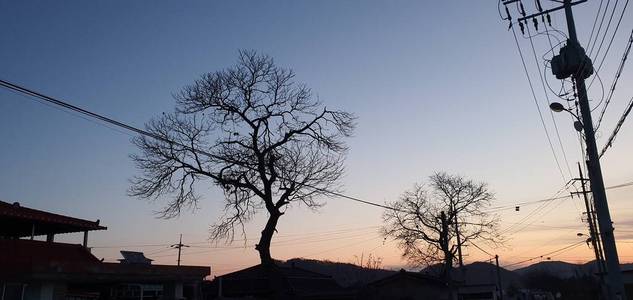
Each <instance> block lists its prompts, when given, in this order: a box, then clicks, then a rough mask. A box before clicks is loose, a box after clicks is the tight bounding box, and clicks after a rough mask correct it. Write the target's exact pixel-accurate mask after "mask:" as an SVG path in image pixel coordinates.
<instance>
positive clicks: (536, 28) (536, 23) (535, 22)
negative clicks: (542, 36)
mask: <svg viewBox="0 0 633 300" xmlns="http://www.w3.org/2000/svg"><path fill="white" fill-rule="evenodd" d="M532 23H534V30H536V31H538V19H536V18H532Z"/></svg>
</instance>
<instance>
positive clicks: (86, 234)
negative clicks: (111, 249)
mask: <svg viewBox="0 0 633 300" xmlns="http://www.w3.org/2000/svg"><path fill="white" fill-rule="evenodd" d="M84 248H88V230H86V231H84Z"/></svg>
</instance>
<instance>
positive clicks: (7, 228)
mask: <svg viewBox="0 0 633 300" xmlns="http://www.w3.org/2000/svg"><path fill="white" fill-rule="evenodd" d="M94 230H106V227H104V226H101V225H100V224H99V221H89V220H83V219H78V218H73V217H69V216H63V215H59V214H54V213H50V212H46V211H41V210H36V209H32V208H27V207H23V206H21V205H20V204H19V203H17V202H16V203H13V204H10V203H7V202H2V201H0V295H1V296H2V297H0V299H1V300H13V299H16V300H18V299H19V300H30V299H42V300H49V299H51V300H56V299H73V300H83V299H200V298H201V293H200V288H201V284H202V281H203V279H204V278H205V277H206V276H208V275H209V273H210V268H209V267H203V266H172V265H152V264H151V260H148V259H144V260H143V259H138V258H139V257H138V256H139V255H138V254H131V253H126V254H124V255H128V257H125V256H124V259H123V260H122V261H121V262H120V263H106V262H102V261H101V260H99V259H97V258H96V257H95V256H94V255H93V254H92V253H90V248H89V247H88V233H89V232H90V231H94ZM67 233H83V241H82V243H81V244H70V243H60V242H55V236H56V235H59V234H67ZM38 236H46V239H45V240H37V239H35V237H38ZM141 256H142V255H141ZM130 257H132V258H130ZM143 258H144V256H143Z"/></svg>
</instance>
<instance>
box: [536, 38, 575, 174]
mask: <svg viewBox="0 0 633 300" xmlns="http://www.w3.org/2000/svg"><path fill="white" fill-rule="evenodd" d="M545 28H547V27H545ZM527 32H528V35H529V34H530V26H528V28H527ZM529 40H530V45H531V48H532V53H533V54H534V62H535V63H536V68H537V70H538V75H539V79H540V80H541V85H542V86H543V93H544V94H545V100H547V105H548V106H549V105H550V104H552V102H551V101H550V100H549V96H548V93H547V88H546V85H545V80H544V79H543V74H541V66H540V64H539V61H538V57H537V55H536V49H535V48H534V41H533V40H532V36H530V38H529ZM548 40H549V43H550V46H552V41H551V40H550V39H549V35H548ZM538 109H539V113H540V107H539V108H538ZM549 113H550V116H551V117H552V122H553V124H554V131H555V132H556V137H557V138H558V143H559V145H560V150H561V152H562V154H563V159H564V160H565V164H566V165H567V171H568V172H569V177H570V178H572V177H573V175H572V173H571V168H570V167H569V161H568V160H567V154H566V153H565V147H564V146H563V141H562V139H561V138H560V132H559V130H558V124H557V123H556V118H554V112H553V111H552V110H549Z"/></svg>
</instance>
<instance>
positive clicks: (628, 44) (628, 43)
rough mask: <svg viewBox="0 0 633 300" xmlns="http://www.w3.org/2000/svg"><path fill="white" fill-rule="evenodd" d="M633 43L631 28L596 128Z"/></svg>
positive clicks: (605, 109) (609, 100)
mask: <svg viewBox="0 0 633 300" xmlns="http://www.w3.org/2000/svg"><path fill="white" fill-rule="evenodd" d="M632 43H633V30H631V35H630V36H629V41H628V42H627V44H626V47H625V48H624V53H623V54H622V59H621V60H620V65H619V66H618V70H617V71H616V72H615V77H614V78H613V83H612V84H611V88H610V90H609V95H608V96H607V99H606V102H605V103H604V106H603V107H602V111H601V112H600V117H599V118H598V123H597V124H596V130H597V129H598V128H600V124H601V123H602V118H603V117H604V114H605V112H606V111H607V107H608V106H609V103H611V98H612V97H613V93H614V92H615V86H616V85H617V83H618V80H619V79H620V76H621V75H622V70H624V64H625V63H626V60H627V58H628V56H629V52H630V51H631V44H632Z"/></svg>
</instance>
